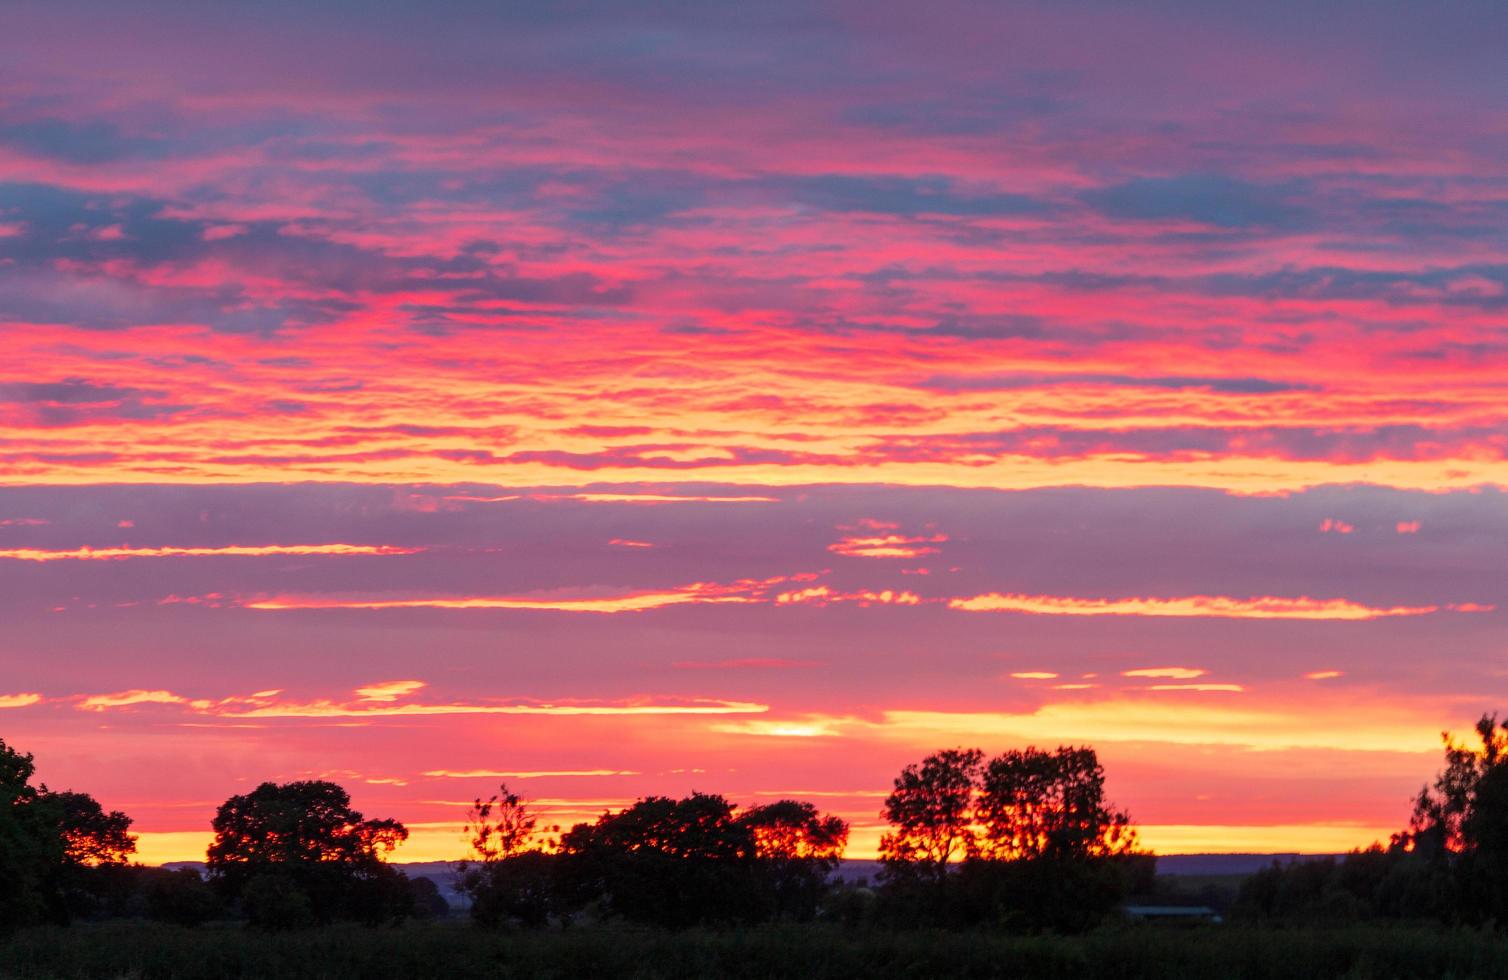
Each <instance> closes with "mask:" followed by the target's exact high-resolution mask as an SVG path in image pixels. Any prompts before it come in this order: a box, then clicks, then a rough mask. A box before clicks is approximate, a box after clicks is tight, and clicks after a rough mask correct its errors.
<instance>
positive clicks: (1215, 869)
mask: <svg viewBox="0 0 1508 980" xmlns="http://www.w3.org/2000/svg"><path fill="white" fill-rule="evenodd" d="M1331 856H1333V855H1328V854H1287V853H1285V854H1159V855H1158V856H1157V873H1158V874H1160V875H1249V874H1253V873H1255V872H1257V871H1261V870H1262V869H1263V868H1266V867H1268V866H1270V865H1271V864H1272V863H1273V862H1274V861H1276V862H1278V863H1280V864H1288V863H1289V862H1291V861H1312V860H1319V859H1322V858H1326V857H1331ZM879 873H880V862H878V861H860V860H852V861H844V862H843V864H842V865H841V866H840V867H839V868H838V877H839V878H841V879H843V880H844V881H858V880H859V879H861V878H862V879H866V880H868V881H870V882H874V881H875V879H876V878H877V877H878V876H879Z"/></svg>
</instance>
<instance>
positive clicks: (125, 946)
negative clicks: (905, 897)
mask: <svg viewBox="0 0 1508 980" xmlns="http://www.w3.org/2000/svg"><path fill="white" fill-rule="evenodd" d="M1504 975H1508V934H1504V933H1481V932H1466V931H1444V930H1440V929H1435V928H1429V927H1422V926H1420V927H1413V926H1404V927H1399V926H1366V927H1360V926H1358V927H1349V928H1344V929H1334V930H1328V929H1302V930H1298V929H1295V930H1282V929H1253V928H1245V927H1240V926H1210V927H1198V928H1192V929H1164V928H1159V927H1123V928H1121V927H1118V928H1114V929H1106V930H1102V931H1099V932H1095V933H1091V934H1089V935H1086V936H1076V937H1062V936H1042V937H1021V936H1003V935H998V934H992V933H984V932H968V933H959V932H930V931H868V930H845V929H841V928H838V927H826V926H785V927H765V928H758V929H745V930H729V931H693V932H685V933H667V932H658V931H643V930H633V929H618V928H606V927H598V928H577V929H572V930H565V931H549V932H539V933H510V932H504V933H495V932H485V931H481V930H478V929H475V928H472V927H470V926H469V925H466V924H463V923H460V922H449V923H437V924H425V925H409V926H405V927H402V928H390V929H364V928H361V927H359V926H349V927H348V926H337V927H329V928H324V929H317V930H310V931H307V932H298V933H290V934H285V935H265V934H259V933H256V932H252V931H249V930H245V929H242V928H239V927H236V926H225V927H207V928H202V929H195V930H187V929H180V928H176V927H170V926H161V925H153V924H147V923H130V922H116V923H109V924H103V925H86V926H77V927H74V928H72V929H32V930H28V931H25V932H22V933H20V934H18V935H16V936H14V937H12V938H11V939H10V940H7V941H4V942H0V977H3V978H5V980H12V978H15V980H21V978H25V980H33V978H82V977H87V978H90V980H95V978H101V980H109V978H131V980H191V978H192V980H199V978H204V980H211V978H213V980H220V978H235V977H277V978H286V980H301V978H344V977H353V978H363V980H367V978H387V977H393V978H398V977H404V978H408V977H412V978H446V980H454V978H456V977H471V976H477V977H481V976H487V977H529V978H534V977H542V978H552V977H560V978H565V977H642V978H651V977H655V978H658V977H677V978H679V977H686V978H690V977H696V978H703V977H735V978H745V977H747V978H774V977H820V978H837V977H844V978H848V977H950V978H951V977H959V978H967V977H1009V978H1022V980H1037V978H1042V980H1047V978H1052V980H1078V978H1086V980H1099V978H1104V980H1111V978H1114V980H1140V978H1149V980H1150V978H1179V980H1183V978H1189V980H1200V978H1209V980H1306V978H1326V980H1329V978H1348V980H1363V978H1365V980H1384V978H1387V980H1395V978H1396V980H1404V978H1417V980H1467V978H1483V980H1486V978H1493V980H1497V978H1500V977H1503V976H1504Z"/></svg>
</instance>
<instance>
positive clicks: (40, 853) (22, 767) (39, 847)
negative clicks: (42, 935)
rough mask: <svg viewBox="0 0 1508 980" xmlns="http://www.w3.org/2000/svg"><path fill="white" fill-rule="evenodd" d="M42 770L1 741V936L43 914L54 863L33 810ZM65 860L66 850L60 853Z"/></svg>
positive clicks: (58, 850)
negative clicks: (37, 776) (34, 779)
mask: <svg viewBox="0 0 1508 980" xmlns="http://www.w3.org/2000/svg"><path fill="white" fill-rule="evenodd" d="M34 772H36V766H35V765H34V764H33V762H32V757H31V755H30V754H23V753H21V752H19V751H17V750H16V749H13V748H11V747H10V746H9V745H6V744H5V741H4V740H3V739H0V933H3V932H6V931H9V930H11V929H14V928H16V927H17V926H20V925H24V924H26V923H28V922H32V921H34V920H35V919H37V918H38V917H39V916H40V915H41V910H42V905H43V903H42V882H43V878H44V877H45V875H46V873H47V868H48V866H49V864H51V863H52V862H51V860H50V859H51V857H52V855H50V854H49V853H48V852H49V851H50V850H54V849H53V848H49V847H48V846H47V844H48V843H49V842H48V841H46V840H45V839H44V838H43V837H42V836H41V835H39V834H38V833H37V828H36V824H35V821H33V820H32V819H30V817H31V813H30V812H29V808H30V806H31V805H32V803H34V802H35V800H36V797H37V790H36V788H35V787H33V786H32V785H31V777H32V774H33V773H34ZM55 850H56V851H57V856H58V857H61V850H62V849H61V847H58V848H56V849H55Z"/></svg>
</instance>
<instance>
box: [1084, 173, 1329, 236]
mask: <svg viewBox="0 0 1508 980" xmlns="http://www.w3.org/2000/svg"><path fill="white" fill-rule="evenodd" d="M1299 189H1300V188H1297V187H1294V186H1291V185H1290V186H1281V185H1272V184H1257V183H1252V182H1250V181H1245V180H1241V179H1238V178H1234V177H1229V176H1226V175H1223V174H1189V175H1180V176H1175V177H1145V178H1140V179H1138V180H1131V181H1126V182H1125V183H1121V184H1113V185H1110V186H1107V187H1101V188H1096V189H1094V190H1090V191H1086V192H1085V193H1084V194H1082V195H1081V197H1082V199H1083V200H1084V201H1085V203H1087V204H1089V205H1090V206H1091V207H1093V208H1095V209H1096V210H1098V211H1100V212H1101V213H1102V214H1105V215H1107V216H1109V217H1112V218H1117V219H1121V220H1128V221H1192V222H1197V223H1199V224H1205V225H1211V226H1213V227H1216V228H1222V229H1251V228H1277V229H1299V228H1303V227H1308V226H1311V225H1312V224H1313V223H1314V222H1315V221H1316V216H1315V215H1313V214H1312V213H1311V212H1309V211H1308V210H1307V209H1306V208H1305V207H1304V206H1302V205H1300V204H1297V203H1295V201H1294V196H1295V192H1296V191H1297V190H1299Z"/></svg>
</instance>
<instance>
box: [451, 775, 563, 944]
mask: <svg viewBox="0 0 1508 980" xmlns="http://www.w3.org/2000/svg"><path fill="white" fill-rule="evenodd" d="M538 825H539V819H538V817H536V816H535V814H534V812H533V810H532V809H531V808H530V807H529V805H528V803H526V802H525V801H524V799H523V797H521V796H519V795H518V794H517V793H513V792H510V791H509V789H508V786H507V784H506V783H504V784H502V785H500V786H499V787H498V791H497V793H495V794H494V795H493V796H491V797H489V798H488V799H486V800H483V799H481V798H478V799H476V800H475V801H474V802H473V803H472V806H471V811H470V812H469V814H468V815H467V820H466V834H467V837H468V839H469V841H470V844H471V852H472V853H471V856H470V857H468V858H467V859H466V860H463V861H460V862H458V863H457V864H456V871H457V872H458V873H459V875H460V880H459V885H460V889H461V891H463V892H465V893H466V894H467V895H468V896H469V897H470V898H471V917H472V919H473V920H475V921H476V922H478V923H480V924H482V925H489V926H497V925H502V924H504V923H506V922H510V921H513V922H518V923H520V924H522V925H526V926H542V925H544V924H545V923H546V922H548V921H549V918H550V916H551V914H552V913H554V912H555V910H556V904H557V903H556V900H555V899H556V888H555V881H554V875H553V873H552V872H553V870H554V868H553V865H552V864H551V862H550V861H549V855H547V854H546V853H545V851H544V848H543V842H542V841H541V840H540V839H538V838H537V837H536V835H535V831H536V828H537V827H538ZM550 829H551V830H557V829H558V828H554V827H552V828H550Z"/></svg>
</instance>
